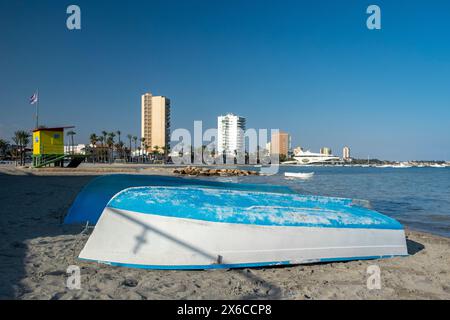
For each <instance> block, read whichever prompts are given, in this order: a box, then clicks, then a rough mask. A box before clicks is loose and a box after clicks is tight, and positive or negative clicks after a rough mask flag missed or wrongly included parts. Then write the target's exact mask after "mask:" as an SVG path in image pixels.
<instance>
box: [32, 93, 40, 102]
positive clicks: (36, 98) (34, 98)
mask: <svg viewBox="0 0 450 320" xmlns="http://www.w3.org/2000/svg"><path fill="white" fill-rule="evenodd" d="M37 102H38V94H37V93H34V94H33V95H32V96H31V98H30V104H35V103H37Z"/></svg>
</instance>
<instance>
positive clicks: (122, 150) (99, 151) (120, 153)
mask: <svg viewBox="0 0 450 320" xmlns="http://www.w3.org/2000/svg"><path fill="white" fill-rule="evenodd" d="M121 134H122V132H121V131H120V130H117V131H115V132H107V131H102V132H101V135H100V136H97V134H95V133H92V134H91V135H90V138H89V139H90V144H91V147H92V151H93V160H94V161H102V162H109V163H111V162H112V161H113V158H114V152H116V154H117V157H118V159H126V160H127V161H129V162H131V161H133V157H132V151H133V150H132V141H133V142H134V151H136V150H138V149H139V148H138V147H137V141H138V137H137V136H133V135H131V134H128V135H127V139H128V148H127V147H126V146H125V143H124V142H123V141H122V139H121ZM116 137H117V138H118V141H117V142H116V140H115V138H116ZM98 143H100V145H99V144H98Z"/></svg>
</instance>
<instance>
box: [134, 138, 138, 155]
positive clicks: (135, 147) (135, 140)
mask: <svg viewBox="0 0 450 320" xmlns="http://www.w3.org/2000/svg"><path fill="white" fill-rule="evenodd" d="M133 141H134V152H136V150H137V141H138V137H136V136H133Z"/></svg>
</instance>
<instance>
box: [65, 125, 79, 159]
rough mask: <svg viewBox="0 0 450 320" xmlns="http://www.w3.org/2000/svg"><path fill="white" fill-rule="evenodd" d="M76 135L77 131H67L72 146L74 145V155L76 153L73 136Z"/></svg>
mask: <svg viewBox="0 0 450 320" xmlns="http://www.w3.org/2000/svg"><path fill="white" fill-rule="evenodd" d="M76 134H77V133H76V132H75V131H73V130H70V131H67V133H66V135H67V136H68V137H70V141H71V145H72V154H73V153H74V152H73V151H74V149H73V147H74V143H73V136H74V135H76Z"/></svg>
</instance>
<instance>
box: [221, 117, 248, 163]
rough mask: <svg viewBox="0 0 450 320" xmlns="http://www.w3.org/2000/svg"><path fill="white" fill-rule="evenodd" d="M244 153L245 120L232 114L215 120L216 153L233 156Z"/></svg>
mask: <svg viewBox="0 0 450 320" xmlns="http://www.w3.org/2000/svg"><path fill="white" fill-rule="evenodd" d="M244 151H245V118H243V117H240V116H237V115H234V114H232V113H229V114H226V115H224V116H220V117H218V118H217V153H218V154H220V155H223V154H225V155H230V156H234V155H236V153H238V152H242V153H243V152H244Z"/></svg>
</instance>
